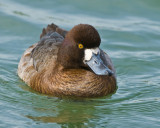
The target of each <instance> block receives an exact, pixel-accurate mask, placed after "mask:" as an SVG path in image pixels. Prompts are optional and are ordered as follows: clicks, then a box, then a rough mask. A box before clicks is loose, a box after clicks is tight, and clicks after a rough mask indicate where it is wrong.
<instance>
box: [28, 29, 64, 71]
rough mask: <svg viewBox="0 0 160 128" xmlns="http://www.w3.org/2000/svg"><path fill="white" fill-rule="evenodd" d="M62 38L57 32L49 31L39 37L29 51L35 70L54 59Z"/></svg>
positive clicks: (45, 65)
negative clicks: (30, 51)
mask: <svg viewBox="0 0 160 128" xmlns="http://www.w3.org/2000/svg"><path fill="white" fill-rule="evenodd" d="M63 40H64V37H63V36H61V35H60V34H59V33H57V32H49V33H47V34H46V35H45V36H43V37H42V38H41V40H40V41H39V42H38V44H37V46H36V47H35V48H34V49H33V50H32V53H31V57H32V58H33V66H34V68H35V69H36V70H37V71H39V70H41V69H44V68H45V67H47V65H48V63H49V62H51V61H52V62H54V61H56V59H57V53H58V49H59V47H60V45H61V43H62V41H63Z"/></svg>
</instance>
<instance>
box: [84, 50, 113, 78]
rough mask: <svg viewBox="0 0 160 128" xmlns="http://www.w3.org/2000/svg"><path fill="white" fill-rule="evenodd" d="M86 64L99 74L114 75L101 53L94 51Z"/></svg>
mask: <svg viewBox="0 0 160 128" xmlns="http://www.w3.org/2000/svg"><path fill="white" fill-rule="evenodd" d="M86 64H87V65H88V66H89V67H90V68H91V69H92V71H93V72H94V73H95V74H97V75H109V76H111V75H113V72H112V71H111V70H110V69H109V68H108V66H107V65H106V64H104V62H103V61H102V59H101V57H100V53H98V54H94V53H92V58H91V59H90V60H89V61H86Z"/></svg>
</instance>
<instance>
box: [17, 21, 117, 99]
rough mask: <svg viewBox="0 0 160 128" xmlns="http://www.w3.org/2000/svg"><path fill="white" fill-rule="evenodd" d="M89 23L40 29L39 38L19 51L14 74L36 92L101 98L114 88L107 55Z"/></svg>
mask: <svg viewBox="0 0 160 128" xmlns="http://www.w3.org/2000/svg"><path fill="white" fill-rule="evenodd" d="M100 43H101V38H100V35H99V33H98V31H97V30H96V29H95V28H94V27H93V26H92V25H89V24H78V25H75V26H74V27H73V28H72V29H71V30H69V31H67V30H64V29H62V28H60V27H58V26H57V25H55V24H54V23H52V24H50V25H48V26H47V27H46V28H43V30H42V33H41V35H40V41H38V42H37V43H34V44H33V45H32V46H30V47H29V48H28V49H26V51H25V52H24V53H23V55H22V57H21V59H20V61H19V64H18V71H17V72H18V76H19V77H20V79H22V80H23V81H24V82H25V83H26V84H27V85H28V86H29V87H30V88H32V89H33V90H35V91H36V92H39V93H42V94H46V95H51V96H55V97H84V98H92V97H102V96H107V95H109V94H113V93H114V92H115V91H116V89H117V82H116V71H115V68H114V65H113V63H112V61H111V59H110V57H109V55H108V54H107V53H106V52H104V51H103V50H102V49H100V48H99V46H100Z"/></svg>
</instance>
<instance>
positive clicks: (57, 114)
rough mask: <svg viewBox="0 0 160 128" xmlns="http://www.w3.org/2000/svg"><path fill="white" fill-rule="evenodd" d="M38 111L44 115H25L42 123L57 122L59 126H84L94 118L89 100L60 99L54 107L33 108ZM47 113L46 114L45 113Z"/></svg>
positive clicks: (92, 104)
mask: <svg viewBox="0 0 160 128" xmlns="http://www.w3.org/2000/svg"><path fill="white" fill-rule="evenodd" d="M34 110H35V111H36V112H38V113H40V114H41V113H42V112H43V115H44V116H32V115H27V116H26V117H28V118H30V119H32V120H34V121H36V122H42V123H57V124H60V125H61V126H72V125H74V126H77V127H83V126H85V127H86V123H87V122H88V121H89V120H90V119H92V118H94V114H95V107H94V103H93V102H91V101H89V102H88V101H79V100H78V101H75V100H74V101H68V103H67V101H64V100H63V101H62V102H59V103H58V104H56V107H54V108H51V107H50V108H47V107H45V108H43V109H42V108H38V107H36V108H34ZM46 113H47V114H46Z"/></svg>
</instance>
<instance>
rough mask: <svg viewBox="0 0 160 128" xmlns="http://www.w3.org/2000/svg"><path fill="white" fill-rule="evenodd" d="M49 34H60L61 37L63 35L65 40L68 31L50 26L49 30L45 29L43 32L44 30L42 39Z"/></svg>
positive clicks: (53, 25)
mask: <svg viewBox="0 0 160 128" xmlns="http://www.w3.org/2000/svg"><path fill="white" fill-rule="evenodd" d="M49 32H57V33H59V34H60V35H62V36H63V37H64V38H65V36H66V34H67V31H66V30H63V29H61V28H59V27H58V26H57V25H55V24H53V23H52V24H49V25H48V26H47V28H43V30H42V33H41V35H40V39H41V38H42V37H43V36H45V35H46V34H47V33H49Z"/></svg>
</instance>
